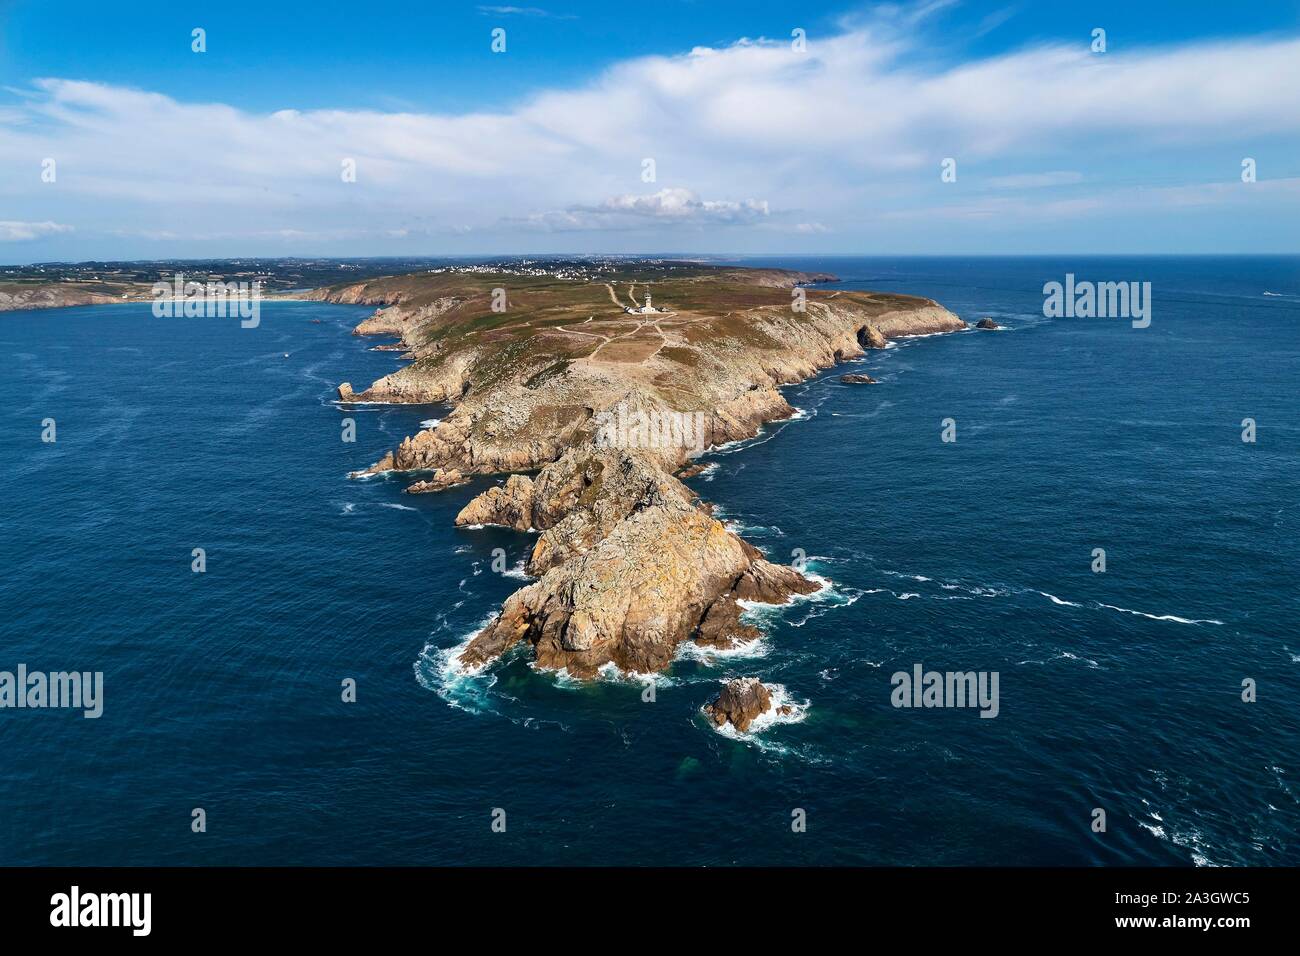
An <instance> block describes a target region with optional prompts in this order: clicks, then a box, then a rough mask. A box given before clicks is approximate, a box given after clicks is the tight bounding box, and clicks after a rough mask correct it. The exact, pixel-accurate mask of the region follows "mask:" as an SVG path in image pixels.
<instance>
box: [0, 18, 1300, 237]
mask: <svg viewBox="0 0 1300 956" xmlns="http://www.w3.org/2000/svg"><path fill="white" fill-rule="evenodd" d="M945 6H948V4H945V3H942V2H940V3H932V4H930V5H928V6H911V7H894V8H890V9H889V10H888V11H887V12H882V11H881V10H879V9H878V10H877V11H875V12H874V13H872V14H870V15H857V16H847V17H844V18H842V19H841V20H840V21H839V22H838V25H837V27H836V28H835V29H834V30H831V31H823V32H817V31H811V30H810V31H809V32H808V33H807V36H806V44H800V43H799V42H798V37H795V38H794V39H792V38H791V37H779V38H775V39H767V38H760V39H751V38H736V39H735V40H733V41H731V42H730V43H728V44H726V45H714V46H698V47H696V48H694V49H691V50H688V51H682V52H676V53H666V54H663V55H650V56H639V57H633V58H629V59H626V60H623V61H621V62H617V63H614V64H613V65H611V66H608V67H606V68H604V69H603V70H601V72H600V73H599V74H598V75H596V76H595V77H593V78H591V79H590V80H589V81H587V82H585V83H582V84H577V85H572V86H569V87H565V88H545V87H539V88H537V89H536V90H535V92H534V93H532V94H531V95H530V96H528V97H526V98H524V99H523V100H522V101H520V102H519V103H518V104H517V105H515V106H513V107H511V108H509V109H503V110H496V111H489V110H478V111H467V112H463V113H450V112H446V113H433V112H418V111H394V112H384V111H377V110H359V109H309V110H294V109H285V110H278V111H273V112H257V111H254V110H249V109H244V108H239V107H236V106H233V105H228V104H223V103H218V102H189V101H181V100H179V99H177V98H173V97H171V96H168V95H164V94H162V93H158V92H152V91H149V90H145V89H136V88H128V87H125V86H121V85H114V84H110V83H105V82H95V81H92V80H84V79H67V78H49V77H46V78H37V79H33V80H32V81H31V82H30V83H29V84H28V85H27V86H25V87H23V88H20V89H11V90H10V91H9V93H10V102H8V103H7V104H4V105H0V183H2V185H0V202H3V206H0V217H3V219H0V243H3V245H0V259H3V260H4V261H10V262H16V261H30V260H33V259H38V258H45V259H53V258H91V257H93V258H148V257H160V256H169V255H177V256H180V255H212V256H227V255H254V254H258V255H294V254H307V255H324V254H330V255H379V254H423V253H428V254H456V253H483V252H492V251H499V252H516V251H517V252H546V251H555V252H569V251H572V252H582V251H606V252H636V251H683V252H765V251H772V252H801V251H808V252H824V251H836V252H854V253H895V252H896V253H955V252H998V251H1005V252H1033V251H1043V252H1055V251H1083V252H1088V251H1098V252H1104V251H1113V252H1128V251H1171V252H1180V251H1185V252H1196V251H1240V252H1260V251H1278V252H1297V251H1300V226H1298V225H1297V223H1300V215H1297V213H1300V151H1298V150H1297V148H1296V147H1297V145H1298V144H1300V107H1297V102H1296V94H1295V91H1296V90H1297V89H1300V36H1288V35H1281V34H1269V35H1261V36H1257V37H1246V38H1241V37H1235V38H1226V39H1214V38H1203V39H1197V40H1191V41H1184V42H1179V43H1172V44H1164V45H1160V46H1147V47H1142V48H1133V47H1131V46H1123V47H1121V48H1115V47H1112V49H1110V50H1108V51H1106V52H1096V51H1094V49H1093V48H1092V44H1093V38H1092V37H1090V36H1088V35H1086V34H1084V35H1080V36H1077V37H1070V38H1069V39H1068V41H1066V40H1059V39H1058V40H1056V41H1052V42H1041V41H1040V42H1037V43H1031V44H1028V45H1024V46H1021V47H1019V48H1016V49H1013V50H1009V51H1006V52H1001V53H997V54H993V55H986V56H980V57H971V58H967V59H964V60H960V61H953V60H950V59H949V58H947V57H946V56H944V55H942V54H941V53H939V52H938V48H937V46H936V44H935V43H933V31H934V30H935V29H936V27H935V15H936V14H937V13H939V12H941V11H942V8H943V7H945ZM480 9H483V10H500V9H505V8H480ZM510 9H512V10H514V9H517V10H518V11H519V13H518V14H517V15H518V16H531V17H540V16H542V15H543V13H544V12H545V11H541V10H540V8H534V7H527V8H510ZM1013 14H1014V11H1009V12H1006V13H1005V16H1006V17H1010V16H1012V15H1013ZM792 29H793V28H792ZM484 42H487V39H486V37H485V38H484ZM1112 43H1113V39H1112ZM1116 46H1118V45H1116ZM195 55H201V54H195ZM509 55H510V52H509V49H508V48H507V51H506V52H505V53H503V54H501V56H509ZM489 66H490V63H489ZM267 81H268V82H274V77H269V78H268V80H267ZM484 82H488V80H487V79H486V78H485V79H484ZM1247 159H1250V160H1252V161H1253V163H1254V164H1255V169H1256V180H1255V181H1254V182H1243V176H1242V168H1243V167H1242V164H1243V162H1244V161H1245V160H1247ZM49 160H53V161H54V166H53V168H54V170H55V175H54V176H53V177H49V176H45V177H44V178H43V172H44V170H45V169H46V166H47V165H48V161H49ZM948 160H952V161H954V162H953V163H952V164H951V165H950V166H949V165H946V161H948ZM349 168H351V169H352V170H354V171H355V176H350V173H349ZM945 169H948V170H949V175H947V176H945V175H944V170H945ZM49 178H53V179H54V181H53V182H49V181H45V180H46V179H49ZM353 180H354V181H353Z"/></svg>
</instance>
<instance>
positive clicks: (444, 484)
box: [406, 468, 469, 495]
mask: <svg viewBox="0 0 1300 956" xmlns="http://www.w3.org/2000/svg"><path fill="white" fill-rule="evenodd" d="M467 481H469V479H468V478H466V477H465V476H464V475H462V474H461V473H460V472H459V471H457V470H456V469H455V468H439V469H438V470H437V471H435V472H434V473H433V477H432V478H429V479H427V480H425V481H417V482H413V483H412V484H410V485H408V486H407V487H406V493H407V494H408V495H425V494H429V493H431V492H435V491H446V490H447V489H448V488H455V487H456V486H457V485H463V484H465V483H466V482H467Z"/></svg>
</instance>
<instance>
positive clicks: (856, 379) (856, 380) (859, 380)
mask: <svg viewBox="0 0 1300 956" xmlns="http://www.w3.org/2000/svg"><path fill="white" fill-rule="evenodd" d="M840 381H841V382H843V383H844V384H845V385H875V384H876V380H875V379H874V378H872V377H871V376H870V375H863V374H861V373H860V372H853V373H850V374H848V375H841V376H840Z"/></svg>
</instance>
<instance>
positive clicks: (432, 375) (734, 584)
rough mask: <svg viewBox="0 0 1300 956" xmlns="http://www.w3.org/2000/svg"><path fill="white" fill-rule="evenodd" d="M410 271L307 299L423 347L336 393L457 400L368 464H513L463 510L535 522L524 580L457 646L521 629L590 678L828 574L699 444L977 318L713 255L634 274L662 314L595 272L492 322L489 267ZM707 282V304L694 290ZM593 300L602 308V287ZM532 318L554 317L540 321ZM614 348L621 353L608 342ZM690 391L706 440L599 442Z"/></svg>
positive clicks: (740, 638) (725, 638)
mask: <svg viewBox="0 0 1300 956" xmlns="http://www.w3.org/2000/svg"><path fill="white" fill-rule="evenodd" d="M410 278H411V277H405V279H406V280H407V281H406V282H404V283H401V282H383V281H380V282H364V283H357V284H352V285H344V286H336V287H330V288H328V289H325V290H320V291H319V293H318V294H317V295H315V296H313V299H314V300H315V299H323V300H325V301H335V302H344V303H350V304H373V305H378V306H380V308H379V309H378V310H377V311H376V312H375V314H374V315H372V316H371V317H370V318H368V319H366V320H365V321H363V322H362V323H360V324H359V325H358V326H357V328H356V329H355V330H354V333H355V334H358V335H391V336H396V337H397V338H398V339H399V340H400V342H401V346H402V351H404V353H406V355H407V356H409V357H410V358H411V359H412V361H411V363H410V364H409V365H406V366H405V367H403V368H402V369H400V370H398V371H397V372H394V373H392V374H391V375H388V376H385V377H384V378H382V379H380V380H378V381H376V382H375V383H373V384H372V385H371V386H370V387H368V388H366V389H364V390H363V391H361V392H354V391H353V390H352V387H351V385H350V384H349V383H343V384H342V385H340V387H339V393H340V394H339V403H340V405H346V404H348V403H349V402H351V401H364V402H376V401H377V402H391V403H392V404H410V403H415V402H445V403H447V404H449V405H450V406H451V408H452V411H451V412H450V414H448V415H447V416H446V417H445V418H444V419H442V420H441V421H440V422H439V423H438V424H437V425H436V426H435V427H434V428H431V429H425V430H422V431H420V432H418V433H417V434H415V435H414V436H410V437H408V438H407V439H405V440H404V441H403V442H402V443H401V444H400V445H399V446H398V447H397V448H396V449H394V450H393V451H392V452H390V453H389V454H387V455H385V456H384V457H383V458H381V459H380V460H379V461H377V462H375V463H374V464H373V465H372V466H371V467H370V468H369V469H366V470H364V471H363V472H360V473H358V474H375V473H380V472H384V473H392V472H404V473H411V474H412V475H415V474H417V473H418V474H420V475H421V476H423V475H429V474H431V475H432V477H431V478H425V479H423V480H420V481H417V482H416V483H415V484H413V485H412V486H410V487H408V488H407V489H406V490H407V491H408V492H410V493H428V492H438V491H441V490H443V489H444V488H449V487H455V486H458V485H461V484H463V483H464V482H465V481H466V480H467V479H468V477H469V476H473V475H480V476H482V475H498V476H502V478H503V480H502V483H501V484H498V485H496V486H494V487H492V488H490V489H488V490H487V491H485V492H483V493H482V494H479V495H477V496H476V497H475V498H474V499H472V500H471V501H470V502H469V503H468V504H467V505H466V506H465V507H464V508H463V509H462V510H461V512H460V514H459V515H458V516H457V518H456V521H455V523H456V525H457V526H459V527H471V528H473V527H482V526H486V525H497V526H502V527H507V528H513V529H515V530H520V531H524V530H533V531H537V532H538V533H539V537H538V539H537V541H536V543H535V545H534V547H533V550H532V553H531V555H530V557H529V559H528V561H527V563H526V571H527V573H528V575H529V576H530V577H532V578H534V580H533V581H532V582H531V583H530V584H528V585H527V586H525V587H523V588H521V589H519V590H517V591H516V592H514V593H513V594H512V595H511V596H510V597H508V598H507V599H506V600H505V602H504V603H503V605H502V607H501V609H500V610H499V611H498V612H497V614H496V615H495V616H494V618H493V619H492V620H491V622H490V623H489V624H488V625H487V626H486V627H484V628H483V629H482V630H481V631H480V632H479V633H478V635H477V636H475V637H474V638H473V640H471V641H469V642H468V644H467V645H466V646H465V648H464V649H463V650H462V651H461V652H460V654H459V656H458V658H457V662H456V663H457V665H458V666H461V667H465V668H472V669H479V668H481V667H483V666H485V665H487V664H488V663H490V662H491V661H492V660H494V659H496V658H498V657H500V656H501V655H502V654H504V653H506V652H507V651H508V650H510V649H511V648H512V647H514V646H515V645H516V644H519V643H521V642H522V643H526V644H528V645H530V646H531V649H532V652H533V657H534V663H535V666H538V667H541V668H546V669H551V670H557V671H558V670H564V671H565V672H566V673H568V674H570V675H571V676H574V677H578V678H588V679H589V678H593V677H594V676H596V674H597V672H598V671H599V670H600V669H601V668H602V667H605V666H607V665H610V664H612V665H614V666H616V667H618V668H619V669H620V670H621V671H623V672H635V673H654V672H659V671H662V670H664V669H666V668H667V667H668V666H670V665H671V663H672V661H673V660H674V659H675V658H676V657H677V655H678V653H679V650H680V645H682V644H683V643H684V642H687V641H690V642H693V643H695V644H696V645H699V646H703V647H711V648H717V649H726V648H732V647H736V646H739V645H744V644H747V643H750V642H752V641H753V640H755V639H756V638H758V637H759V636H760V633H759V631H758V629H757V628H755V627H754V626H753V625H751V624H748V623H746V622H744V621H742V620H741V613H742V611H743V607H744V604H745V603H749V602H753V603H765V604H774V605H780V604H784V603H786V602H787V601H789V600H790V599H791V598H792V597H795V596H798V595H807V594H811V593H814V592H816V591H818V590H820V589H821V588H822V587H823V584H822V583H821V582H818V581H815V580H813V579H812V578H810V577H808V576H806V575H805V574H803V573H802V571H801V570H800V569H796V568H794V567H789V566H785V565H779V564H775V563H773V562H770V561H768V560H767V559H766V558H765V557H764V556H763V555H762V553H761V552H760V551H759V550H758V549H757V548H755V547H754V546H753V545H752V544H750V543H749V542H747V541H745V540H744V539H743V538H742V537H741V536H740V535H739V534H737V533H735V532H734V531H733V530H732V529H730V528H729V527H727V526H726V525H725V524H724V523H723V522H721V521H719V520H718V519H717V518H716V517H714V516H713V514H712V506H711V505H709V504H708V503H706V502H704V501H702V500H700V499H699V498H698V497H697V495H696V494H695V492H694V491H692V490H691V489H690V488H688V487H687V486H685V485H684V484H682V482H681V481H680V480H679V476H678V475H679V472H680V471H681V470H683V468H684V466H688V465H689V464H690V463H691V462H692V461H693V460H694V459H695V458H697V457H699V456H700V455H701V454H704V453H705V452H706V450H707V449H710V448H716V447H718V446H722V445H726V444H730V443H732V442H736V441H744V440H748V439H751V438H753V437H755V436H756V435H757V434H759V432H760V430H761V429H762V427H763V426H764V425H767V424H769V423H773V422H778V421H782V420H786V419H788V418H790V417H792V416H794V415H796V414H797V410H796V409H794V408H793V407H792V406H791V405H790V404H789V403H788V401H787V400H786V399H785V397H784V396H783V395H782V394H781V391H780V389H781V388H783V387H785V386H790V385H796V384H799V383H801V382H804V381H806V380H808V379H809V378H811V377H813V376H815V375H817V374H820V373H821V372H823V371H826V370H827V369H831V368H834V367H835V366H836V365H838V364H839V363H840V362H842V361H845V360H848V359H852V358H857V357H861V356H862V355H863V354H865V352H866V351H867V350H868V349H878V348H885V347H887V346H888V344H889V342H890V340H891V339H895V338H903V337H910V336H914V335H929V334H940V333H945V332H954V331H960V330H963V329H965V328H966V327H967V326H966V323H964V322H962V321H961V320H960V319H959V318H957V317H956V316H955V315H953V314H952V313H950V312H948V311H947V310H946V309H944V308H943V307H942V306H940V305H938V303H936V302H934V301H933V300H929V299H917V298H914V297H906V296H897V295H882V294H875V293H862V292H846V291H843V290H837V291H836V292H834V293H827V292H825V291H822V290H817V289H815V288H808V286H809V285H810V284H811V283H813V282H819V281H826V280H829V279H833V277H832V276H829V275H827V274H805V273H797V272H791V271H788V270H772V269H763V270H737V269H727V270H720V271H711V272H706V273H705V274H703V275H692V276H691V277H690V278H689V279H688V280H687V281H689V282H691V283H694V285H687V284H686V283H685V282H681V281H677V282H674V278H675V277H655V278H652V279H647V278H646V277H638V278H636V280H635V285H634V286H633V287H635V286H640V287H641V288H643V289H647V290H648V289H649V288H650V287H651V286H653V288H654V295H655V297H656V301H663V300H667V301H668V302H669V304H670V308H668V307H666V308H663V310H662V312H657V313H655V314H654V315H653V316H651V321H646V320H643V319H641V318H640V317H631V318H635V319H636V320H637V321H635V322H633V321H631V320H630V317H628V316H626V315H613V316H610V315H600V314H599V313H598V312H596V311H594V310H596V309H597V308H598V307H599V306H600V305H601V304H602V303H600V301H599V300H600V298H603V297H604V293H605V291H606V288H607V287H606V286H603V285H597V284H595V283H591V284H588V286H587V288H586V290H585V291H586V292H587V294H588V295H587V298H586V299H581V300H579V301H565V302H563V303H562V304H561V305H559V306H557V305H556V302H555V301H554V300H555V299H556V298H557V296H556V295H555V294H554V293H553V291H552V290H550V289H544V288H540V287H536V288H530V289H528V290H527V292H528V295H529V298H530V299H533V300H534V301H532V302H530V303H529V304H530V306H531V307H530V309H529V310H528V311H526V312H524V313H523V314H522V315H519V314H516V315H513V316H510V317H507V318H503V319H501V320H495V321H491V323H490V324H488V323H485V322H484V318H483V311H484V309H483V307H484V305H486V295H487V294H488V293H489V292H490V289H491V285H490V284H484V282H483V281H482V279H481V278H479V279H478V281H477V284H471V285H469V286H467V285H466V284H465V281H464V279H465V277H463V276H462V277H445V276H444V277H439V278H438V279H436V280H435V279H430V278H425V279H423V282H422V283H421V284H422V286H423V287H422V288H420V287H416V288H412V285H411V283H410V282H409V280H410ZM490 281H491V280H490V279H489V283H490ZM623 281H626V279H624V280H623ZM593 287H595V290H594V291H593ZM608 288H609V292H610V298H613V291H614V290H613V288H612V286H610V287H608ZM794 289H802V290H803V296H804V297H806V311H800V310H798V309H792V308H791V305H790V303H791V301H792V300H796V301H797V300H798V299H799V295H798V293H794V294H792V291H791V290H794ZM701 290H703V291H704V292H706V293H707V295H708V302H707V303H701V302H700V301H699V300H700V298H701V296H700V293H701ZM578 291H580V292H581V291H583V290H582V289H579V290H578ZM563 292H564V293H565V294H566V295H570V294H572V293H573V292H574V288H573V287H572V286H570V287H568V288H566V289H564V290H563ZM688 297H691V298H693V299H694V300H695V301H691V298H688ZM684 298H685V299H687V303H686V306H685V307H681V306H680V305H679V304H680V303H681V302H682V300H683V299H684ZM615 301H617V300H615ZM603 307H604V309H605V312H606V313H608V312H609V311H610V310H609V304H608V302H605V303H603ZM670 309H671V310H670ZM624 311H626V310H624ZM588 312H591V313H592V314H590V315H586V317H585V318H583V317H582V316H583V315H584V314H586V313H588ZM539 316H545V319H544V321H546V322H547V323H548V325H547V326H546V328H545V329H544V330H543V331H541V333H540V334H538V332H539V330H538V329H537V327H536V325H534V323H539V324H540V322H539V319H538V317H539ZM598 316H599V318H598ZM670 320H671V323H672V328H669V323H670ZM485 325H486V326H487V327H486V328H484V326H485ZM579 325H581V326H582V328H578V326H579ZM651 325H653V332H650V331H647V329H648V328H649V327H650V326H651ZM465 326H468V328H466V327H465ZM592 329H595V330H596V331H589V330H592ZM484 332H486V333H487V335H486V336H485V335H484ZM525 333H526V334H527V336H529V337H524V336H525ZM584 337H585V338H584ZM484 338H488V340H489V341H490V342H491V343H492V346H491V347H487V348H485V347H483V345H482V342H483V339H484ZM521 338H522V339H523V343H524V344H528V345H534V346H535V345H536V344H538V341H537V340H538V339H539V338H541V339H542V340H543V341H544V342H545V344H546V345H547V346H548V348H547V349H545V350H541V349H536V350H532V351H534V352H540V353H541V354H531V355H530V354H528V352H526V351H525V349H524V348H523V347H521V341H520V340H521ZM646 339H649V340H650V341H644V340H646ZM593 340H599V344H594V343H593ZM467 343H469V344H467ZM578 343H582V344H581V345H579V344H578ZM611 343H614V346H611ZM625 343H626V344H625ZM611 347H624V348H625V351H626V352H627V353H628V354H626V355H624V354H620V355H618V356H616V357H610V356H607V355H606V354H605V352H606V351H607V350H608V349H610V348H611ZM665 353H667V361H665V360H664V359H663V356H664V355H665ZM683 393H687V394H690V395H692V396H693V397H694V399H695V400H697V401H698V399H699V398H700V397H702V396H703V397H707V400H708V405H707V411H706V412H704V413H703V415H704V418H705V421H706V424H705V425H704V428H703V435H702V441H700V442H699V443H698V444H697V445H696V446H695V447H692V448H688V447H684V446H677V445H671V444H670V445H667V446H662V445H659V444H658V443H656V442H650V443H646V442H640V441H636V440H633V441H631V442H614V443H610V442H608V441H604V440H602V436H603V435H604V434H605V429H607V427H608V422H609V421H610V420H611V419H616V420H618V421H620V422H623V421H634V422H636V421H647V420H648V421H657V420H658V418H656V416H668V415H681V414H685V413H687V411H686V409H685V408H683V407H682V406H683V405H684V404H685V405H689V402H687V403H683V402H682V401H681V400H680V396H681V395H682V394H683ZM602 423H604V424H603V425H602ZM525 472H527V473H528V475H527V476H526V475H525V474H523V473H525Z"/></svg>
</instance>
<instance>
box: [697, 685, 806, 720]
mask: <svg viewBox="0 0 1300 956" xmlns="http://www.w3.org/2000/svg"><path fill="white" fill-rule="evenodd" d="M771 709H772V692H771V691H770V690H768V688H767V686H766V685H765V684H764V683H763V682H762V681H761V680H759V679H758V678H757V677H737V678H736V679H734V680H729V681H727V682H726V683H725V684H723V685H722V690H721V691H720V692H719V694H718V696H717V697H716V698H714V699H713V700H712V701H711V702H709V703H707V704H705V705H704V713H705V715H706V716H708V718H709V719H710V720H711V721H713V723H714V725H715V726H718V727H721V726H723V725H724V724H731V725H732V726H733V727H735V728H736V729H737V730H739V731H740V732H741V733H744V732H745V731H747V730H749V727H750V725H751V724H752V723H753V722H754V720H755V719H756V718H758V717H760V716H762V715H763V714H765V713H767V712H768V711H769V710H771ZM787 709H788V708H787Z"/></svg>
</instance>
